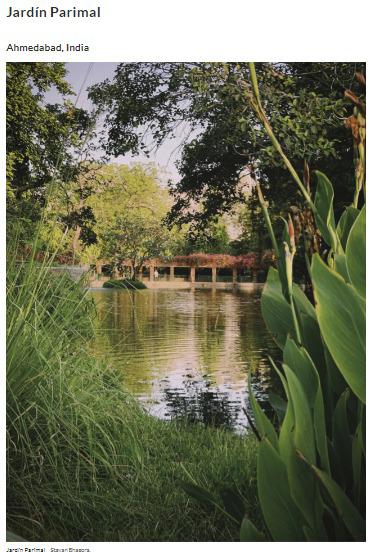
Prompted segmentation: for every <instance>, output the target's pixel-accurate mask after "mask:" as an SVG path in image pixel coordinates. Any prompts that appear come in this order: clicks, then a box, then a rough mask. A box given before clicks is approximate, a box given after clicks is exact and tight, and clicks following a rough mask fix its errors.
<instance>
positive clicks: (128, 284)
mask: <svg viewBox="0 0 371 552" xmlns="http://www.w3.org/2000/svg"><path fill="white" fill-rule="evenodd" d="M103 287H104V288H109V289H129V290H135V289H147V286H146V285H145V284H144V283H143V282H141V281H140V280H130V279H128V278H125V279H124V280H108V281H107V282H104V284H103Z"/></svg>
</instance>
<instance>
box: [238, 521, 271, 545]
mask: <svg viewBox="0 0 371 552" xmlns="http://www.w3.org/2000/svg"><path fill="white" fill-rule="evenodd" d="M265 540H266V538H265V537H264V535H263V534H262V533H260V531H258V530H257V528H256V527H255V525H254V524H253V523H252V522H251V521H250V520H249V519H248V518H247V517H246V516H245V517H244V518H243V520H242V523H241V530H240V541H241V542H262V541H265Z"/></svg>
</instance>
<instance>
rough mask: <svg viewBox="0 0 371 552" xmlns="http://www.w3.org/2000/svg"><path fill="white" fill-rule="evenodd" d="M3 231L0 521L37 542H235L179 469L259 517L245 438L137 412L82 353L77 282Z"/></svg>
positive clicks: (230, 528)
mask: <svg viewBox="0 0 371 552" xmlns="http://www.w3.org/2000/svg"><path fill="white" fill-rule="evenodd" d="M10 238H11V239H10V240H9V244H10V245H9V247H8V265H7V266H8V268H7V294H8V295H7V526H8V529H9V530H10V531H12V532H14V533H15V534H17V535H19V536H20V537H23V538H25V539H29V540H40V541H50V540H53V541H137V540H138V541H190V540H191V541H193V540H195V541H198V540H200V541H209V540H223V541H224V540H237V539H238V535H239V526H238V523H236V522H235V521H234V520H233V518H228V517H226V516H225V515H223V513H222V511H221V510H220V508H218V507H217V505H216V506H215V507H207V508H205V507H204V506H202V505H200V504H199V503H198V502H197V501H195V500H193V499H191V498H189V497H188V496H187V494H186V493H184V491H183V489H182V487H181V481H183V480H185V479H186V478H188V477H191V479H192V480H193V481H194V482H195V483H197V484H199V485H202V486H205V485H207V486H210V488H213V489H215V488H220V489H221V490H222V487H223V486H227V487H234V488H236V489H237V490H238V493H239V495H240V496H241V500H242V501H243V502H244V504H245V508H246V509H247V511H249V513H250V515H251V518H252V519H253V520H254V521H255V522H256V523H257V525H258V526H260V524H261V522H260V520H259V518H258V517H257V515H256V513H255V512H256V511H257V499H256V480H255V454H256V447H255V444H254V442H253V441H252V440H251V439H250V438H249V437H247V438H241V437H238V436H236V435H233V434H232V433H228V432H226V431H222V430H216V429H211V428H205V427H203V426H200V425H192V426H186V425H182V424H179V423H172V422H170V423H169V422H162V421H160V420H157V419H155V418H152V417H151V416H149V415H147V414H146V413H145V412H144V411H143V410H142V408H141V407H140V406H139V404H138V403H137V402H136V401H135V400H134V399H133V398H132V397H131V396H130V395H129V394H128V393H127V392H126V391H125V389H124V385H123V382H122V379H121V376H120V374H119V373H117V372H116V371H115V369H114V368H112V367H108V366H107V365H105V364H104V362H102V361H100V360H98V359H96V358H94V357H92V356H91V352H90V348H89V340H90V339H91V337H92V335H93V326H94V324H93V319H94V313H95V311H94V306H93V304H92V302H91V301H89V299H88V298H87V297H86V294H85V292H84V290H83V288H82V287H81V286H79V285H78V284H76V283H73V282H72V281H71V280H69V278H68V277H67V276H59V275H56V274H53V273H52V272H51V271H50V270H49V269H50V266H51V264H52V262H53V256H52V255H51V256H49V258H48V256H45V257H44V259H43V260H41V261H40V260H38V256H37V254H36V251H37V248H36V247H34V248H33V249H32V251H31V253H30V249H29V248H28V249H27V248H26V249H25V247H24V245H22V244H21V243H20V242H19V241H18V240H17V236H16V235H14V236H13V238H12V236H10ZM26 250H27V251H28V253H27V254H25V251H26ZM185 474H187V476H186V475H185ZM220 482H222V484H221V483H220Z"/></svg>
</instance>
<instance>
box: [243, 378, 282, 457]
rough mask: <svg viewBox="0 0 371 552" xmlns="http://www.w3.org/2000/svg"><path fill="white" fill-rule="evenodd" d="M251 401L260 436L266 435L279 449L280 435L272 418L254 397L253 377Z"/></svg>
mask: <svg viewBox="0 0 371 552" xmlns="http://www.w3.org/2000/svg"><path fill="white" fill-rule="evenodd" d="M249 401H250V404H251V408H252V410H253V412H254V418H255V424H256V429H257V431H258V433H259V436H260V438H263V437H266V438H267V439H268V440H269V441H270V443H271V444H272V445H273V446H274V448H275V449H278V437H277V434H276V431H275V429H274V427H273V425H272V423H271V422H270V420H269V419H268V418H267V416H266V415H265V414H264V412H263V410H262V409H261V407H260V406H259V404H258V401H257V400H256V399H255V397H254V393H253V391H252V388H251V378H250V377H249Z"/></svg>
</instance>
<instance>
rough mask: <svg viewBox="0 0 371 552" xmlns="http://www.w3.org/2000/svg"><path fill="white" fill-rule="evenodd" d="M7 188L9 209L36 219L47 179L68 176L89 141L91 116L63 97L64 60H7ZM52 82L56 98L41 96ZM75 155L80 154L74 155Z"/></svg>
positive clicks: (78, 166)
mask: <svg viewBox="0 0 371 552" xmlns="http://www.w3.org/2000/svg"><path fill="white" fill-rule="evenodd" d="M6 77H7V83H6V86H7V88H6V94H7V103H6V131H7V136H6V140H7V190H8V210H9V213H10V214H13V215H17V216H22V217H24V218H33V219H37V217H38V214H39V210H40V207H41V206H43V204H44V202H45V194H46V187H47V185H48V184H50V182H52V181H58V182H61V181H62V182H63V181H64V182H67V181H72V180H74V179H75V178H76V177H77V175H78V174H79V173H80V172H81V170H82V169H83V165H82V164H81V163H80V162H79V161H80V159H81V157H82V156H83V157H84V159H87V158H88V156H89V150H90V149H91V148H92V147H94V146H93V144H92V141H91V140H89V137H90V135H91V133H92V132H93V127H94V118H93V117H92V116H90V115H89V114H88V113H87V111H85V110H84V109H78V108H76V107H75V106H74V105H73V104H72V102H71V101H70V100H68V99H66V97H67V95H70V94H72V93H73V92H72V90H71V89H70V87H69V85H68V83H67V81H66V69H65V65H64V63H54V62H53V63H7V66H6ZM52 88H55V89H56V90H57V92H58V93H59V94H60V95H61V97H62V100H61V101H60V102H59V103H56V104H54V105H50V104H47V103H46V102H45V93H46V92H48V91H49V90H50V89H52ZM79 158H80V159H79Z"/></svg>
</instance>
